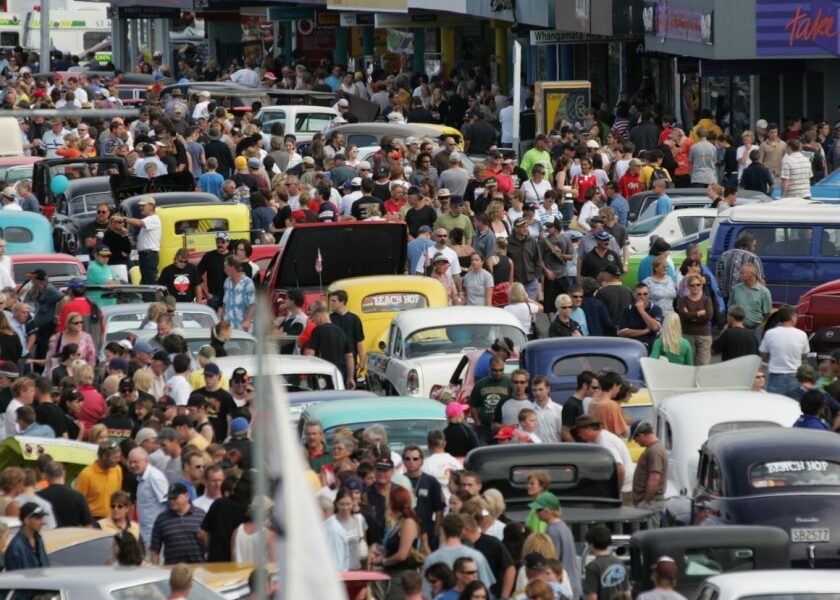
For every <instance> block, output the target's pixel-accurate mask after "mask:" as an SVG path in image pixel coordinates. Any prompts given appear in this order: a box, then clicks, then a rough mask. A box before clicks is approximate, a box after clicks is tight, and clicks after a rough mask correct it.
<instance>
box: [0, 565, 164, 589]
mask: <svg viewBox="0 0 840 600" xmlns="http://www.w3.org/2000/svg"><path fill="white" fill-rule="evenodd" d="M169 573H170V570H169V569H163V568H160V567H98V566H96V567H94V566H90V567H87V566H75V567H49V568H46V569H23V570H20V571H5V572H3V573H2V574H1V575H0V586H3V587H26V588H31V587H33V586H45V584H47V586H55V587H62V588H63V587H71V586H72V587H75V586H85V585H87V586H91V585H95V586H101V585H107V586H108V587H113V588H121V587H127V586H131V585H136V584H139V583H145V582H150V581H158V580H160V579H163V578H165V579H167V580H168V579H169Z"/></svg>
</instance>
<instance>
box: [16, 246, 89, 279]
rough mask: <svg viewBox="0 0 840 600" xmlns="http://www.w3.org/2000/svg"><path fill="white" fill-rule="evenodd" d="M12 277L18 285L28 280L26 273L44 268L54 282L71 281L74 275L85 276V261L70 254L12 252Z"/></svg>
mask: <svg viewBox="0 0 840 600" xmlns="http://www.w3.org/2000/svg"><path fill="white" fill-rule="evenodd" d="M11 257H12V279H14V280H15V283H16V284H18V285H23V284H25V283H26V282H27V279H26V274H27V273H31V272H32V271H34V270H35V269H43V270H44V271H46V272H47V276H48V277H49V278H50V280H51V281H53V282H62V281H69V280H71V279H73V278H74V277H81V278H83V279H84V278H85V276H86V273H87V270H86V269H85V265H84V263H82V261H80V260H79V259H78V258H76V257H75V256H70V255H69V254H12V255H11Z"/></svg>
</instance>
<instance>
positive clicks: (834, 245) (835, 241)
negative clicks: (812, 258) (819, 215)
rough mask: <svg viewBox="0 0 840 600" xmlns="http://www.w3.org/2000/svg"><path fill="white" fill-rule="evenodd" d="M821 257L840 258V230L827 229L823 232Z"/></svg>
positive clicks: (835, 228)
mask: <svg viewBox="0 0 840 600" xmlns="http://www.w3.org/2000/svg"><path fill="white" fill-rule="evenodd" d="M820 256H840V228H838V227H826V228H824V229H823V230H822V234H821V235H820Z"/></svg>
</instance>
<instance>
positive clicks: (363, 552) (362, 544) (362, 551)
mask: <svg viewBox="0 0 840 600" xmlns="http://www.w3.org/2000/svg"><path fill="white" fill-rule="evenodd" d="M353 516H354V518H355V519H356V526H357V527H358V528H359V560H360V561H362V562H364V561H366V560H367V558H368V554H370V548H369V547H368V543H367V539H365V528H364V527H363V526H362V524H363V523H364V521H365V518H364V517H363V516H362V515H360V514H356V515H353Z"/></svg>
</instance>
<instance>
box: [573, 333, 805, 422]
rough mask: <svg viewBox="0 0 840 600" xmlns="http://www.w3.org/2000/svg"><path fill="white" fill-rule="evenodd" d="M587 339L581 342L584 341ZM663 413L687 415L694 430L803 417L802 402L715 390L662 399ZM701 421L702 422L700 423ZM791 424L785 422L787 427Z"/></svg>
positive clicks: (737, 391) (747, 391)
mask: <svg viewBox="0 0 840 600" xmlns="http://www.w3.org/2000/svg"><path fill="white" fill-rule="evenodd" d="M585 339H586V338H583V339H582V340H580V341H584V340H585ZM659 406H660V408H661V410H662V411H663V412H665V413H668V414H669V415H680V414H681V415H686V416H687V418H688V419H689V421H690V422H691V423H692V427H694V426H695V425H699V424H700V422H708V423H709V424H710V425H714V424H715V423H727V422H730V421H738V420H743V419H750V420H754V421H775V420H776V419H777V418H778V417H779V416H780V415H781V416H782V418H785V417H786V416H787V415H788V414H791V413H790V411H791V410H793V411H794V412H795V413H796V414H797V415H798V414H799V412H800V411H799V403H798V402H797V401H796V400H793V399H792V398H789V397H787V396H783V395H782V394H771V393H766V392H754V391H751V390H713V391H705V392H704V391H698V392H690V393H687V394H675V395H673V396H669V397H668V398H665V399H663V400H662V402H661V403H660V404H659ZM698 421H699V422H698ZM790 424H791V423H785V426H787V425H790Z"/></svg>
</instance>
